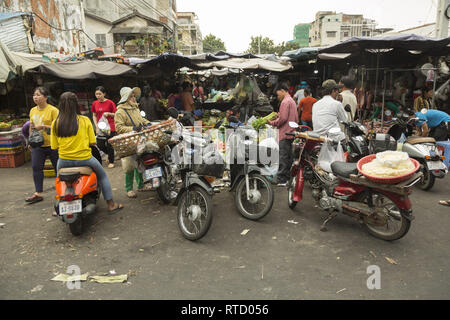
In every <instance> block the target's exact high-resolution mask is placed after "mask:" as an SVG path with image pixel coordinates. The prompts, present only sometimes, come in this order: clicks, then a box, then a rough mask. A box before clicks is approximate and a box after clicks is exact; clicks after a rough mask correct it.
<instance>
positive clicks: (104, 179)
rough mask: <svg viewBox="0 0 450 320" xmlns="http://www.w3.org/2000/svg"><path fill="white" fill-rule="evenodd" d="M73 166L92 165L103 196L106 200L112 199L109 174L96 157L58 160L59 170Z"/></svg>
mask: <svg viewBox="0 0 450 320" xmlns="http://www.w3.org/2000/svg"><path fill="white" fill-rule="evenodd" d="M71 167H90V168H92V170H94V172H95V174H96V175H97V180H98V183H99V184H100V187H101V189H102V192H103V198H104V199H105V200H106V201H109V200H112V198H113V197H112V190H111V185H110V184H109V180H108V175H107V174H106V171H105V169H103V167H102V165H101V164H100V162H98V160H97V159H95V158H94V157H91V158H90V159H88V160H67V159H61V158H60V159H59V160H58V171H59V169H61V168H71Z"/></svg>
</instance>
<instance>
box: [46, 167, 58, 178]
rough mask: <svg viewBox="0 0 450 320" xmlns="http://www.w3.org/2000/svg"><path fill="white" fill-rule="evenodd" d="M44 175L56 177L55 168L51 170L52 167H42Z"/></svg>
mask: <svg viewBox="0 0 450 320" xmlns="http://www.w3.org/2000/svg"><path fill="white" fill-rule="evenodd" d="M44 177H46V178H54V177H56V173H55V170H53V169H44Z"/></svg>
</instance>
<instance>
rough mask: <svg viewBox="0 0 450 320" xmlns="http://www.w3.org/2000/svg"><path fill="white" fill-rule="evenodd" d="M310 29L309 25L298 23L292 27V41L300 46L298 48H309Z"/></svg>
mask: <svg viewBox="0 0 450 320" xmlns="http://www.w3.org/2000/svg"><path fill="white" fill-rule="evenodd" d="M310 28H311V24H309V23H300V24H298V25H296V26H295V27H294V41H295V42H296V43H298V44H299V45H300V48H305V47H309V29H310Z"/></svg>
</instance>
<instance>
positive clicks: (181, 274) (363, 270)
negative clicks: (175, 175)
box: [0, 163, 450, 300]
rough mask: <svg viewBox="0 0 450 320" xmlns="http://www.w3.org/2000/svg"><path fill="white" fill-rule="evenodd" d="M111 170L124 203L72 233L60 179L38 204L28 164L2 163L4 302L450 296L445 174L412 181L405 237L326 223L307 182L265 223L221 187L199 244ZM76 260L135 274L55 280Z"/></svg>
mask: <svg viewBox="0 0 450 320" xmlns="http://www.w3.org/2000/svg"><path fill="white" fill-rule="evenodd" d="M108 170H109V171H108V172H109V173H110V174H109V176H110V178H111V183H112V185H113V188H114V189H115V190H114V194H115V196H116V198H117V199H118V200H119V201H121V202H122V203H124V204H125V205H126V209H124V210H122V211H121V212H120V213H117V214H115V215H112V216H110V215H108V214H107V213H106V205H105V202H104V201H101V202H100V210H99V212H98V214H97V215H95V216H94V217H93V218H92V219H91V221H90V222H89V227H88V229H87V230H86V232H85V234H83V235H82V236H81V237H73V236H72V235H71V233H70V231H69V229H68V227H67V226H66V225H64V224H63V223H62V222H61V221H60V220H58V219H56V218H53V217H51V214H50V213H51V205H52V198H53V196H54V191H53V190H51V188H52V186H53V179H46V180H45V187H44V188H45V189H47V190H48V191H47V192H46V197H45V200H44V201H43V202H41V203H37V204H34V205H31V206H30V205H26V204H25V203H24V200H23V199H24V198H25V197H26V195H27V194H28V195H29V194H30V193H31V191H32V189H33V185H32V171H31V165H30V163H28V164H26V165H25V166H23V167H20V168H16V169H0V181H1V184H2V187H1V193H0V203H1V209H0V223H4V224H5V225H4V226H3V227H0V256H1V259H0V299H202V300H203V299H207V300H214V299H244V300H246V299H262V300H265V299H271V300H272V299H274V300H275V299H288V300H291V299H449V298H450V290H449V288H450V249H449V244H450V232H449V230H450V208H445V207H442V206H439V205H438V203H437V202H438V200H439V199H442V198H449V195H450V186H449V185H450V183H449V182H450V178H449V177H447V178H446V179H445V180H439V181H437V183H436V186H435V188H434V189H433V191H432V192H423V191H420V190H418V189H415V190H414V194H413V195H412V201H413V208H414V212H415V216H416V220H415V221H414V222H413V224H412V227H411V230H410V232H409V233H408V234H407V235H406V237H405V238H403V239H402V240H400V241H397V242H393V243H389V242H384V241H381V240H377V239H375V238H373V237H371V236H370V235H369V234H368V233H367V232H366V231H365V230H364V229H363V228H362V227H361V226H359V225H358V224H357V223H356V222H355V221H353V220H352V219H351V218H349V217H346V216H342V217H338V218H337V219H335V220H334V221H333V222H332V223H331V224H330V225H329V231H328V232H326V233H323V232H320V231H319V228H320V225H321V223H322V221H323V219H324V218H325V216H326V214H325V213H323V212H320V211H319V210H318V209H317V208H315V207H314V204H313V202H312V200H311V196H310V191H309V190H307V191H306V200H305V203H304V204H303V205H301V206H298V208H296V209H295V211H291V210H289V208H288V207H287V201H286V197H287V194H286V191H285V190H284V189H277V192H276V198H275V205H274V209H273V211H272V212H271V213H270V214H269V215H268V216H267V217H266V218H265V219H264V220H262V221H260V222H252V221H248V220H246V219H244V218H242V217H241V216H240V215H239V214H238V212H237V210H236V209H235V207H234V203H233V195H232V194H230V193H228V192H223V193H221V194H218V195H216V196H215V197H214V205H215V207H214V219H213V223H212V226H211V229H210V230H209V232H208V234H207V235H206V236H205V237H204V238H203V239H202V240H201V241H198V242H195V243H193V242H189V241H187V240H185V239H184V238H183V237H182V236H181V234H180V232H179V230H178V226H177V222H176V213H175V208H174V207H168V206H163V205H161V204H159V203H158V200H157V195H156V194H155V193H152V192H149V193H142V194H139V197H138V199H136V200H129V199H127V198H126V197H125V193H124V191H123V185H124V178H123V174H122V172H121V169H120V168H115V169H112V170H110V169H108ZM290 220H294V221H295V222H298V224H293V223H289V222H288V221H290ZM245 229H250V231H249V232H248V233H247V234H246V235H245V236H243V235H241V232H242V231H243V230H245ZM386 257H387V258H390V259H393V260H394V261H395V262H396V263H397V264H391V263H390V262H389V261H388V260H387V259H386ZM71 265H77V266H79V267H80V270H81V273H86V272H89V274H90V275H101V274H105V273H108V272H109V271H111V270H114V271H115V272H116V273H117V274H128V275H129V278H128V282H127V283H121V284H99V283H95V282H82V283H81V289H79V290H69V289H68V288H67V286H66V285H65V284H64V283H61V282H54V281H51V280H50V279H51V278H53V277H54V276H55V275H56V274H58V273H66V271H67V268H68V267H69V266H71ZM371 265H377V266H379V267H380V270H381V289H380V290H368V289H367V285H366V282H367V278H368V277H369V276H370V275H369V274H367V267H368V266H371Z"/></svg>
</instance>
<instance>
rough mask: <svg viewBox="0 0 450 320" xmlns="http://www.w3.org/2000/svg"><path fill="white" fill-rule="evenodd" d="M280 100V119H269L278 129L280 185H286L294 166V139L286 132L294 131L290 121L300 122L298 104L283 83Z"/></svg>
mask: <svg viewBox="0 0 450 320" xmlns="http://www.w3.org/2000/svg"><path fill="white" fill-rule="evenodd" d="M276 92H277V96H278V100H279V101H281V105H280V112H279V114H278V119H276V120H274V121H269V124H270V125H271V126H274V127H275V128H277V129H278V144H279V146H280V153H279V155H280V158H279V160H280V161H279V167H278V173H277V183H278V186H280V187H284V186H286V185H287V183H288V181H289V179H290V169H291V166H292V161H293V159H292V152H291V150H292V141H293V139H294V138H293V137H291V136H287V135H286V133H288V132H293V131H295V129H293V128H291V127H290V126H289V122H295V123H297V122H298V112H297V105H296V103H295V101H294V99H292V97H291V95H290V94H289V87H288V86H287V85H286V84H285V83H283V84H281V85H280V86H279V87H278V88H277V90H276Z"/></svg>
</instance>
